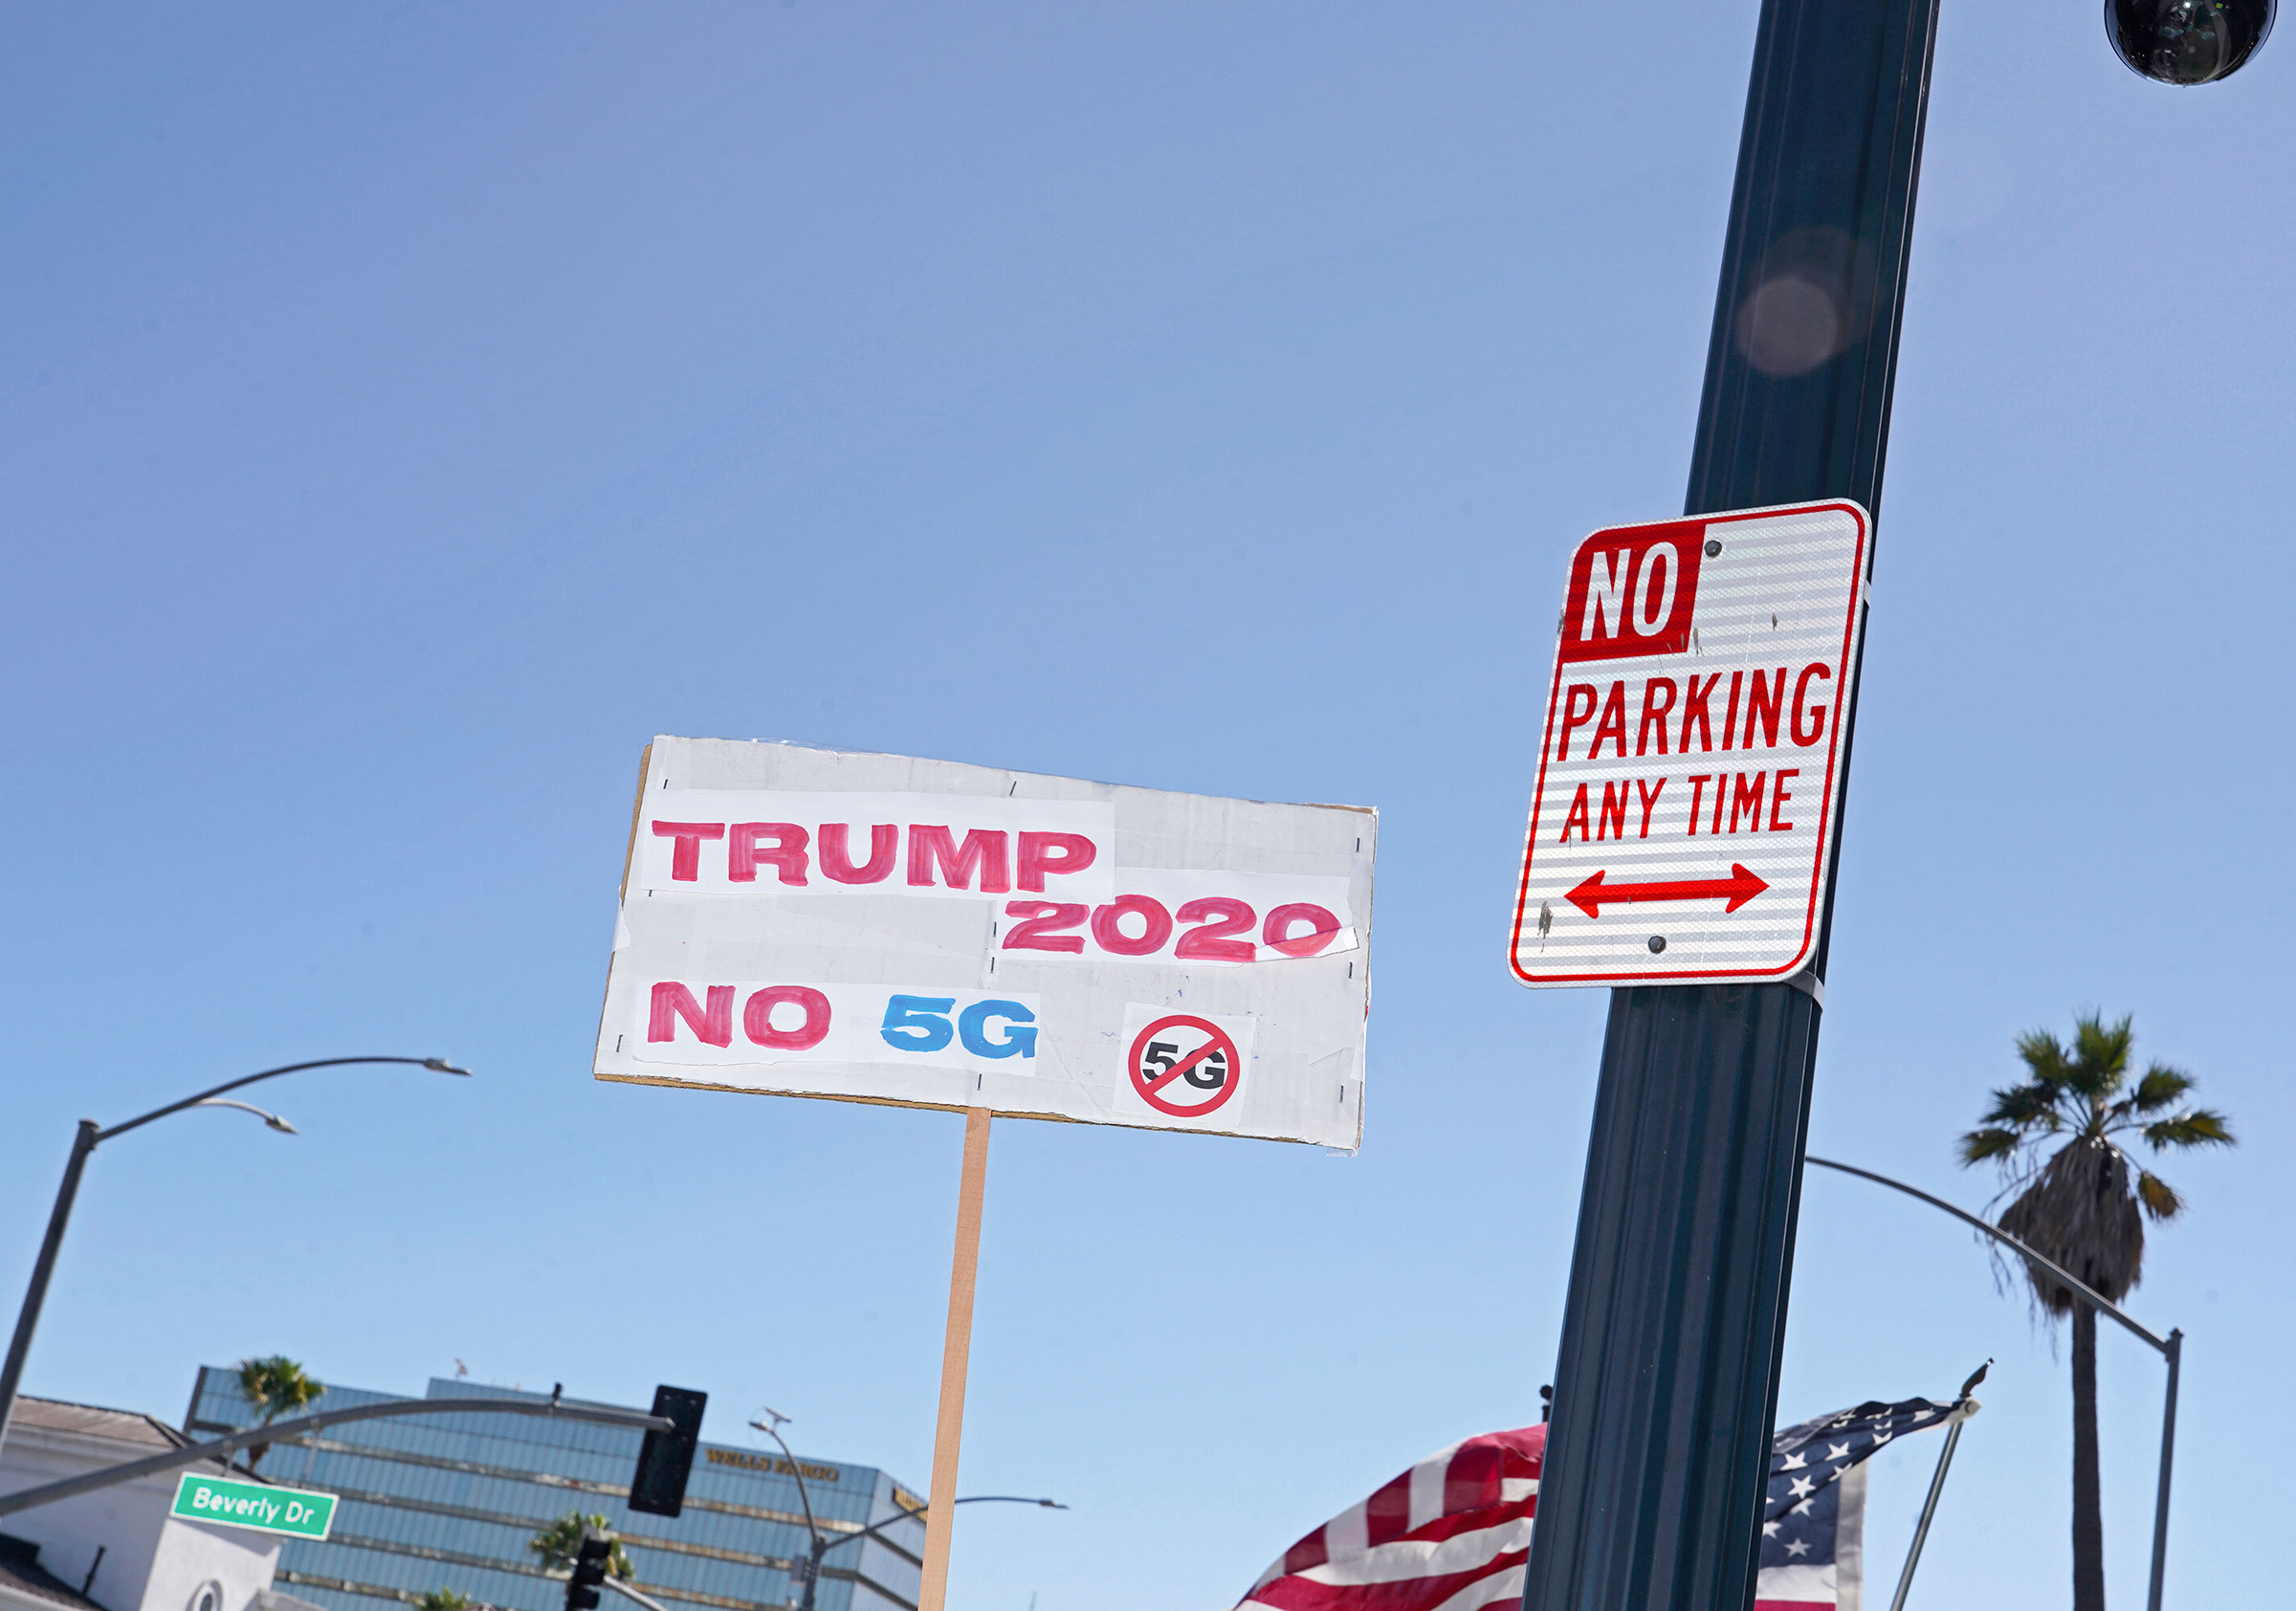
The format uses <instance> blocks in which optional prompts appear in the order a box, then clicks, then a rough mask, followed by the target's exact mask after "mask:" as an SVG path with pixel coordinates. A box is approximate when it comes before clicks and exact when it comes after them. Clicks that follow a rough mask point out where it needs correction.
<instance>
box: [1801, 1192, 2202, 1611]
mask: <svg viewBox="0 0 2296 1611" xmlns="http://www.w3.org/2000/svg"><path fill="white" fill-rule="evenodd" d="M1805 1161H1807V1162H1810V1163H1815V1164H1818V1165H1819V1166H1821V1168H1826V1169H1835V1170H1839V1171H1840V1172H1841V1173H1843V1174H1844V1175H1855V1176H1857V1177H1858V1179H1860V1180H1862V1181H1872V1182H1873V1183H1874V1184H1875V1185H1877V1186H1888V1188H1889V1189H1890V1190H1891V1191H1901V1192H1904V1193H1905V1194H1906V1195H1907V1196H1908V1197H1912V1198H1918V1199H1920V1200H1921V1201H1922V1202H1924V1203H1928V1204H1929V1205H1930V1206H1931V1207H1932V1208H1940V1209H1943V1210H1944V1211H1945V1212H1946V1213H1948V1214H1951V1215H1952V1216H1953V1217H1954V1219H1956V1220H1959V1221H1960V1222H1961V1223H1962V1224H1963V1225H1969V1226H1970V1227H1971V1228H1973V1229H1975V1230H1977V1231H1981V1232H1982V1233H1983V1234H1985V1235H1987V1236H1990V1237H1992V1238H1993V1239H1994V1240H1995V1241H1996V1242H1998V1243H1999V1244H2000V1245H2001V1246H2002V1247H2007V1248H2008V1249H2009V1250H2010V1251H2012V1252H2014V1253H2016V1254H2017V1255H2018V1256H2019V1257H2020V1258H2024V1259H2029V1260H2031V1261H2032V1262H2033V1263H2034V1264H2037V1265H2039V1266H2040V1267H2041V1268H2042V1269H2045V1270H2047V1271H2048V1272H2049V1273H2050V1274H2051V1275H2053V1276H2055V1277H2056V1278H2057V1279H2058V1280H2060V1281H2062V1282H2064V1285H2065V1290H2066V1291H2069V1292H2071V1293H2072V1295H2073V1296H2074V1297H2076V1298H2078V1299H2079V1300H2080V1301H2081V1302H2083V1303H2086V1304H2087V1305H2088V1306H2089V1307H2090V1308H2091V1309H2094V1310H2095V1311H2096V1312H2097V1313H2100V1314H2105V1315H2109V1316H2110V1317H2111V1318H2113V1319H2114V1320H2117V1321H2119V1322H2120V1323H2121V1325H2123V1326H2124V1327H2126V1328H2127V1329H2128V1331H2129V1333H2130V1335H2132V1336H2135V1337H2136V1338H2138V1339H2139V1340H2140V1341H2142V1342H2144V1343H2145V1344H2146V1345H2147V1346H2149V1347H2151V1348H2154V1349H2157V1350H2158V1351H2159V1353H2160V1357H2162V1358H2163V1359H2166V1360H2167V1361H2168V1365H2169V1381H2168V1390H2167V1392H2166V1394H2165V1396H2164V1401H2163V1403H2162V1407H2161V1412H2160V1483H2159V1487H2158V1489H2157V1490H2156V1491H2155V1492H2154V1494H2153V1499H2152V1582H2151V1587H2150V1590H2149V1592H2148V1593H2147V1595H2146V1597H2145V1605H2146V1608H2147V1611H2160V1597H2161V1593H2162V1589H2163V1586H2164V1584H2165V1583H2166V1581H2167V1578H2168V1570H2169V1478H2170V1475H2171V1473H2172V1472H2173V1470H2174V1469H2175V1463H2176V1385H2177V1378H2178V1376H2179V1375H2180V1374H2181V1371H2182V1368H2183V1360H2184V1333H2183V1332H2182V1331H2181V1330H2177V1329H2174V1328H2173V1329H2171V1331H2170V1332H2169V1335H2167V1336H2165V1337H2164V1336H2157V1335H2154V1334H2153V1333H2152V1330H2151V1329H2150V1328H2149V1327H2146V1326H2144V1325H2141V1324H2139V1323H2138V1322H2137V1321H2136V1320H2135V1319H2134V1318H2132V1317H2131V1316H2130V1315H2129V1314H2127V1313H2123V1312H2122V1311H2121V1309H2120V1308H2119V1306H2117V1305H2116V1304H2114V1303H2112V1302H2111V1301H2110V1300H2109V1299H2108V1298H2107V1297H2106V1296H2105V1294H2104V1293H2102V1292H2100V1291H2097V1290H2096V1289H2095V1288H2094V1287H2091V1286H2090V1285H2089V1284H2088V1283H2087V1282H2086V1281H2084V1280H2082V1279H2081V1278H2080V1277H2079V1276H2077V1275H2075V1274H2074V1273H2073V1272H2072V1271H2071V1270H2069V1269H2065V1268H2064V1266H2063V1265H2061V1264H2059V1263H2058V1262H2057V1261H2056V1260H2054V1259H2052V1258H2049V1257H2048V1256H2047V1255H2045V1254H2043V1253H2041V1252H2039V1251H2037V1250H2036V1249H2034V1248H2032V1247H2027V1246H2026V1245H2025V1244H2024V1243H2023V1242H2020V1240H2018V1238H2016V1237H2014V1236H2012V1235H2010V1234H2009V1233H2008V1232H2007V1231H2005V1230H2003V1229H2002V1228H2001V1227H2000V1226H1999V1225H1994V1224H1993V1223H1991V1222H1990V1221H1987V1220H1982V1219H1979V1218H1978V1217H1977V1216H1976V1215H1975V1214H1972V1213H1970V1212H1969V1211H1968V1210H1967V1209H1965V1208H1956V1207H1954V1205H1953V1204H1952V1203H1948V1202H1946V1200H1945V1199H1944V1198H1942V1197H1932V1196H1931V1195H1930V1194H1929V1193H1928V1192H1926V1191H1923V1190H1921V1189H1920V1188H1919V1187H1917V1186H1910V1185H1908V1184H1906V1182H1905V1181H1893V1180H1891V1179H1890V1178H1889V1177H1888V1176H1887V1175H1877V1174H1875V1173H1874V1172H1873V1171H1872V1170H1870V1169H1860V1168H1858V1167H1857V1166H1856V1165H1855V1164H1849V1163H1837V1162H1835V1161H1834V1160H1833V1159H1830V1158H1818V1157H1815V1156H1812V1157H1810V1158H1809V1159H1806V1160H1805ZM1959 1430H1960V1428H1959V1427H1958V1426H1955V1427H1954V1431H1955V1432H1956V1433H1958V1432H1959ZM1949 1446H1950V1445H1949Z"/></svg>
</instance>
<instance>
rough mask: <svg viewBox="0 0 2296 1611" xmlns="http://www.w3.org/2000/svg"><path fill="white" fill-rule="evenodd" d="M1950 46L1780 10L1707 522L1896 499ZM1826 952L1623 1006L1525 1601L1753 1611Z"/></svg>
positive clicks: (1739, 231) (1709, 440) (1709, 476)
mask: <svg viewBox="0 0 2296 1611" xmlns="http://www.w3.org/2000/svg"><path fill="white" fill-rule="evenodd" d="M1935 33H1936V0H1764V4H1763V7H1762V15H1761V23H1760V28H1759V32H1758V33H1757V34H1756V37H1755V53H1754V71H1753V77H1752V82H1751V85H1750V87H1749V90H1748V94H1747V102H1746V121H1745V126H1744V132H1743V135H1742V138H1741V140H1740V143H1739V147H1738V170H1737V180H1736V186H1735V190H1734V193H1733V198H1732V204H1731V216H1730V231H1729V236H1728V239H1727V242H1726V244H1725V247H1724V251H1723V265H1722V276H1721V284H1720V289H1719V293H1718V295H1717V298H1716V300H1715V309H1714V322H1713V329H1712V336H1711V343H1710V345H1709V348H1708V356H1707V370H1706V388H1705V394H1704V397H1703V399H1702V401H1701V404H1700V408H1699V421H1698V435H1697V446H1696V450H1695V452H1694V454H1693V457H1692V464H1691V472H1690V486H1689V497H1688V499H1687V504H1686V507H1687V510H1688V512H1689V513H1690V514H1693V515H1696V514H1701V513H1708V512H1714V511H1720V510H1726V509H1741V508H1752V507H1759V506H1763V505H1771V504H1782V503H1795V502H1801V501H1807V500H1812V499H1816V498H1821V497H1852V498H1855V499H1856V500H1857V501H1858V502H1860V503H1862V504H1864V505H1865V508H1866V509H1868V510H1871V511H1876V512H1878V508H1879V505H1880V502H1881V491H1882V469H1883V459H1884V454H1885V449H1886V445H1887V442H1888V426H1889V404H1890V393H1891V387H1892V382H1893V379H1894V375H1895V369H1896V360H1897V345H1898V331H1899V325H1900V322H1901V320H1902V317H1903V312H1904V306H1905V273H1906V259H1907V252H1908V247H1909V244H1910V236H1911V227H1912V218H1913V192H1914V183H1915V176H1916V174H1917V173H1918V171H1919V167H1920V156H1921V134H1922V125H1923V119H1924V115H1925V112H1926V110H1927V105H1928V95H1929V77H1930V60H1931V56H1932V47H1933V44H1934V40H1935ZM1853 720H1854V713H1853V712H1851V711H1844V712H1843V764H1844V766H1846V765H1847V762H1848V754H1849V743H1850V739H1851V732H1852V723H1853ZM1840 820H1841V819H1840V818H1837V819H1836V821H1837V828H1836V832H1837V833H1838V832H1839V831H1840V829H1839V827H1838V824H1839V822H1840ZM1840 864H1841V863H1840V857H1839V856H1838V855H1837V856H1836V857H1835V858H1834V865H1835V866H1836V867H1839V866H1840ZM1831 910H1832V890H1831V889H1830V888H1829V889H1828V890H1827V892H1826V914H1827V919H1828V922H1829V923H1830V916H1831ZM1826 957H1827V940H1826V938H1825V931H1824V930H1821V938H1820V942H1819V947H1818V951H1817V955H1816V959H1815V963H1814V965H1813V967H1812V969H1811V972H1810V974H1809V975H1808V976H1807V977H1806V979H1805V980H1803V981H1801V982H1798V984H1782V983H1781V984H1764V985H1743V984H1741V985H1720V986H1671V987H1666V988H1648V989H1626V990H1617V991H1614V992H1613V993H1612V995H1611V1004H1610V1023H1609V1028H1608V1031H1607V1033H1606V1035H1605V1038H1604V1042H1603V1048H1602V1065H1601V1082H1600V1085H1599V1086H1598V1090H1597V1095H1596V1102H1595V1122H1594V1133H1593V1137H1592V1139H1591V1142H1590V1144H1589V1147H1588V1150H1587V1164H1586V1179H1585V1186H1584V1189H1583V1193H1582V1195H1581V1197H1580V1200H1579V1209H1578V1235H1577V1244H1576V1247H1575V1249H1574V1251H1573V1254H1572V1263H1571V1276H1570V1286H1569V1294H1568V1298H1567V1302H1566V1307H1565V1310H1564V1318H1563V1335H1562V1344H1561V1348H1560V1351H1559V1357H1558V1360H1557V1363H1556V1376H1555V1418H1554V1421H1553V1423H1552V1424H1551V1425H1550V1427H1549V1429H1548V1443H1547V1462H1546V1472H1547V1475H1546V1477H1545V1479H1544V1481H1543V1484H1542V1487H1541V1490H1540V1493H1539V1525H1538V1527H1537V1528H1536V1529H1535V1530H1534V1533H1533V1535H1532V1541H1531V1558H1530V1563H1529V1567H1528V1571H1527V1574H1526V1577H1527V1582H1526V1585H1525V1590H1524V1597H1523V1603H1524V1606H1525V1607H1526V1611H1594V1608H1600V1611H1745V1608H1746V1607H1747V1606H1749V1605H1750V1604H1751V1603H1752V1601H1753V1598H1754V1578H1755V1565H1756V1560H1757V1552H1756V1548H1755V1544H1756V1540H1757V1539H1758V1538H1759V1536H1760V1530H1759V1527H1758V1526H1757V1521H1758V1517H1759V1515H1760V1512H1761V1502H1762V1495H1763V1490H1764V1485H1765V1482H1766V1480H1767V1471H1768V1461H1769V1453H1770V1427H1771V1423H1772V1421H1773V1419H1774V1414H1775V1410H1776V1403H1777V1371H1778V1360H1779V1344H1780V1341H1781V1339H1782V1335H1783V1332H1784V1327H1785V1318H1786V1291H1787V1283H1788V1279H1789V1276H1790V1273H1791V1270H1792V1266H1793V1252H1794V1225H1795V1218H1796V1214H1797V1211H1798V1208H1799V1198H1800V1186H1801V1146H1802V1138H1803V1135H1804V1132H1805V1129H1806V1126H1807V1120H1808V1114H1809V1099H1810V1081H1811V1072H1812V1068H1813V1065H1814V1062H1815V1059H1816V1055H1817V1045H1818V1023H1819V1007H1818V995H1819V993H1820V991H1821V989H1822V983H1821V982H1822V980H1823V978H1824V974H1825V962H1826ZM1803 986H1806V987H1803ZM928 1611H930V1608H928Z"/></svg>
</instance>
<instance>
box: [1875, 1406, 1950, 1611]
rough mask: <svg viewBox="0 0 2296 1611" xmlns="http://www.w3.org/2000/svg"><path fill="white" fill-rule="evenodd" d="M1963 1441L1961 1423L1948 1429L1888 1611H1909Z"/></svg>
mask: <svg viewBox="0 0 2296 1611" xmlns="http://www.w3.org/2000/svg"><path fill="white" fill-rule="evenodd" d="M1960 1441H1961V1423H1960V1422H1958V1421H1956V1422H1954V1423H1953V1425H1952V1426H1950V1427H1948V1428H1947V1429H1946V1434H1945V1447H1944V1448H1943V1449H1942V1450H1940V1451H1939V1452H1938V1455H1937V1474H1936V1475H1935V1476H1933V1477H1932V1478H1931V1479H1930V1496H1929V1497H1928V1498H1927V1499H1924V1500H1923V1501H1922V1502H1921V1522H1920V1524H1919V1525H1918V1526H1916V1527H1915V1528H1914V1529H1913V1548H1912V1549H1911V1550H1910V1551H1908V1552H1907V1554H1906V1569H1905V1570H1904V1571H1903V1572H1900V1573H1899V1574H1898V1575H1897V1593H1896V1594H1894V1595H1892V1596H1890V1598H1889V1611H1906V1595H1907V1594H1908V1593H1909V1592H1910V1590H1911V1589H1912V1587H1913V1568H1915V1567H1916V1566H1919V1565H1920V1564H1921V1547H1922V1545H1924V1544H1926V1543H1927V1542H1929V1537H1930V1520H1931V1518H1932V1517H1933V1516H1935V1515H1936V1514H1937V1496H1938V1495H1939V1494H1940V1493H1943V1492H1944V1491H1945V1472H1946V1468H1947V1467H1949V1466H1951V1465H1953V1463H1954V1445H1956V1444H1958V1443H1959V1442H1960Z"/></svg>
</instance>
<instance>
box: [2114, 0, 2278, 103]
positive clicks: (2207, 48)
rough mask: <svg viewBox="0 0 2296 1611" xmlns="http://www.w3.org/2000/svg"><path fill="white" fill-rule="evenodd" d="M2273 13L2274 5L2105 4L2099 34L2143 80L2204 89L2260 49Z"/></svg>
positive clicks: (2142, 0) (2208, 0)
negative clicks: (2147, 79)
mask: <svg viewBox="0 0 2296 1611" xmlns="http://www.w3.org/2000/svg"><path fill="white" fill-rule="evenodd" d="M2278 9H2279V8H2278V4H2277V0H2105V34H2106V37H2107V38H2108V39H2110V40H2111V41H2112V49H2113V54H2115V55H2118V56H2119V57H2120V58H2121V59H2122V60H2123V61H2125V62H2127V63H2128V64H2129V66H2130V69H2131V70H2132V71H2134V72H2137V73H2141V74H2143V75H2144V76H2145V77H2148V78H2154V79H2157V80H2159V81H2160V82H2161V83H2164V84H2208V83H2214V82H2215V81H2216V80H2217V79H2219V78H2225V77H2231V76H2232V75H2233V74H2234V73H2237V72H2239V71H2240V69H2241V66H2242V65H2243V64H2244V63H2246V61H2247V60H2248V58H2249V57H2250V56H2252V55H2255V54H2256V53H2257V52H2258V51H2259V50H2261V49H2262V48H2263V43H2264V39H2265V36H2266V35H2268V34H2269V33H2271V32H2272V16H2273V13H2274V11H2277V10H2278Z"/></svg>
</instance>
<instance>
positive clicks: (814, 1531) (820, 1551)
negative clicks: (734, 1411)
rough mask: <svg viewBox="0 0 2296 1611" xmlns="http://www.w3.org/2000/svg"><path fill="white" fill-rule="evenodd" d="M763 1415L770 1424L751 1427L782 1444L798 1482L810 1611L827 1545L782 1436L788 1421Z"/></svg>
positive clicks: (798, 1468) (803, 1479)
mask: <svg viewBox="0 0 2296 1611" xmlns="http://www.w3.org/2000/svg"><path fill="white" fill-rule="evenodd" d="M765 1413H766V1414H767V1415H769V1416H772V1417H773V1420H772V1421H771V1422H764V1421H753V1422H751V1423H750V1424H751V1425H752V1426H755V1427H756V1428H757V1429H758V1430H759V1431H761V1432H762V1433H764V1434H765V1435H766V1436H767V1437H769V1438H771V1439H772V1440H773V1441H774V1442H775V1443H777V1444H780V1445H782V1453H783V1454H784V1456H785V1457H787V1459H788V1461H789V1474H790V1475H791V1476H792V1477H794V1478H796V1479H797V1502H798V1503H799V1504H801V1505H803V1506H804V1507H805V1508H806V1538H807V1539H808V1540H809V1542H808V1543H807V1544H806V1548H807V1549H808V1550H809V1551H811V1557H810V1558H809V1559H808V1560H807V1562H806V1598H805V1611H813V1585H814V1584H816V1583H818V1582H820V1581H821V1557H822V1556H823V1555H824V1554H826V1553H827V1552H828V1545H826V1544H824V1543H823V1542H822V1541H821V1527H820V1524H819V1523H817V1522H815V1521H814V1519H813V1496H812V1495H811V1494H809V1493H807V1492H806V1473H805V1471H804V1469H803V1467H802V1463H801V1462H800V1461H799V1460H798V1458H797V1451H796V1450H795V1449H793V1448H791V1447H790V1446H789V1440H788V1439H786V1438H784V1437H783V1436H782V1429H781V1426H780V1424H779V1423H781V1422H783V1421H784V1420H786V1419H788V1418H787V1417H785V1416H783V1415H779V1414H777V1413H776V1412H774V1411H772V1410H767V1411H766V1412H765Z"/></svg>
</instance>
